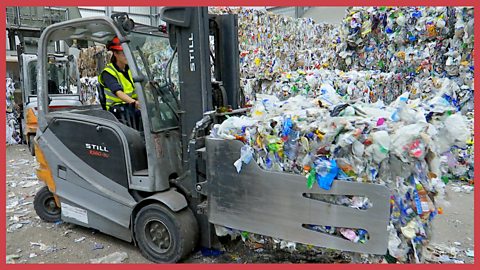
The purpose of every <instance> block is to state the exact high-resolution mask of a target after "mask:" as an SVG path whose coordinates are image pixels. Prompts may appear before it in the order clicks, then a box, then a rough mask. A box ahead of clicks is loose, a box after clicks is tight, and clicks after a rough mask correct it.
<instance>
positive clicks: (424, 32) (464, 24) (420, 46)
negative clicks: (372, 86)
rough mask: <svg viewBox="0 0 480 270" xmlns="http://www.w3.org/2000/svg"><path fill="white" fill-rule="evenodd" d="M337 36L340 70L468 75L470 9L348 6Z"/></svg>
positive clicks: (469, 59)
mask: <svg viewBox="0 0 480 270" xmlns="http://www.w3.org/2000/svg"><path fill="white" fill-rule="evenodd" d="M340 38H341V42H340V43H339V44H340V45H339V46H338V55H339V56H340V57H339V58H338V59H340V60H341V61H340V62H339V63H338V65H337V68H340V69H344V70H350V69H356V70H364V69H367V70H381V71H388V72H394V73H405V74H410V76H412V77H415V76H430V75H431V74H436V75H437V76H445V75H448V76H466V75H467V74H466V73H472V72H473V54H472V52H473V8H472V7H367V8H365V7H351V8H349V9H347V13H346V17H345V19H344V20H343V24H342V27H341V29H340ZM470 79H471V78H470Z"/></svg>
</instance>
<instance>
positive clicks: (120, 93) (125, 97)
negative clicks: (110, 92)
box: [115, 90, 140, 109]
mask: <svg viewBox="0 0 480 270" xmlns="http://www.w3.org/2000/svg"><path fill="white" fill-rule="evenodd" d="M115 95H117V97H119V98H120V99H121V100H123V101H125V102H126V103H134V102H135V108H137V109H140V103H138V100H135V99H133V98H131V97H129V96H128V95H127V94H125V93H124V92H123V91H122V90H117V91H116V92H115Z"/></svg>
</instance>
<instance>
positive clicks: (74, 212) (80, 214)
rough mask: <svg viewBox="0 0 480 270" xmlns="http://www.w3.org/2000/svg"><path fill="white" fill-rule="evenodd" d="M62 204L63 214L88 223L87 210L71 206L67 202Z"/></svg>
mask: <svg viewBox="0 0 480 270" xmlns="http://www.w3.org/2000/svg"><path fill="white" fill-rule="evenodd" d="M61 206H62V215H64V216H65V217H68V218H73V219H76V220H78V221H80V222H83V223H85V224H88V215H87V210H85V209H82V208H78V207H75V206H71V205H69V204H66V203H62V204H61Z"/></svg>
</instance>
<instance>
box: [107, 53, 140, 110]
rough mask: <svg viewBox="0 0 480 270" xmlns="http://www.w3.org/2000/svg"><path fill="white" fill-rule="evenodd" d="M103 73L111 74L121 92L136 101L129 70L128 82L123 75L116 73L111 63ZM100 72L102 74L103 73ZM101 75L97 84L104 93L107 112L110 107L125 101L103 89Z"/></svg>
mask: <svg viewBox="0 0 480 270" xmlns="http://www.w3.org/2000/svg"><path fill="white" fill-rule="evenodd" d="M103 71H106V72H108V73H109V74H111V75H112V76H113V77H115V78H116V79H117V82H118V83H119V84H120V85H121V86H122V88H123V90H122V91H123V92H124V93H125V94H127V95H128V96H129V97H131V98H133V99H137V97H138V96H137V93H136V92H135V88H134V86H133V84H132V83H131V82H133V78H132V72H131V71H130V69H129V70H128V76H129V77H130V80H128V79H127V78H126V77H125V76H124V75H123V73H121V72H118V71H117V69H115V67H114V66H113V64H112V63H109V64H108V65H107V66H106V67H105V68H104V69H103ZM103 71H102V73H103ZM102 73H100V75H99V76H98V82H99V83H100V84H101V85H102V86H103V87H104V92H105V99H106V107H107V110H108V109H110V107H112V106H115V105H120V104H126V102H125V101H123V100H122V99H120V98H119V97H117V95H115V94H114V93H112V91H111V90H110V89H109V88H107V87H105V85H104V83H103V80H102Z"/></svg>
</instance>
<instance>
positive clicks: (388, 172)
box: [211, 86, 470, 262]
mask: <svg viewBox="0 0 480 270" xmlns="http://www.w3.org/2000/svg"><path fill="white" fill-rule="evenodd" d="M330 87H331V86H330ZM433 99H434V98H432V100H433ZM469 135H470V132H469V130H468V126H467V120H466V118H465V117H464V116H463V115H461V114H459V113H455V108H454V107H453V106H446V107H444V108H442V109H439V108H435V109H432V108H431V107H430V106H429V105H428V102H426V103H422V102H420V100H419V99H413V100H411V99H409V98H408V93H405V94H403V95H401V96H400V97H399V98H398V99H397V100H396V101H394V102H393V103H391V104H390V105H388V106H387V105H384V104H383V102H381V101H379V102H376V103H360V102H355V103H345V102H343V100H342V97H341V96H340V95H338V94H336V93H335V92H334V91H333V92H331V91H330V92H325V93H321V94H319V95H317V96H316V97H306V96H303V95H296V96H294V97H291V98H289V99H286V100H283V101H282V100H279V99H278V98H277V97H275V96H272V95H262V94H259V95H258V96H257V100H256V101H255V102H254V103H253V107H252V109H251V111H250V113H249V115H248V116H242V117H230V118H229V119H227V120H226V121H225V122H223V123H222V124H219V125H216V126H215V127H214V129H213V131H212V134H211V136H214V137H220V138H224V139H240V140H242V141H244V142H245V145H244V147H243V148H242V151H241V156H240V157H239V159H238V160H237V162H236V163H235V164H232V166H235V167H236V168H237V171H238V172H239V173H241V166H242V163H248V162H250V161H254V162H256V163H257V164H258V165H259V166H260V167H261V168H263V169H265V170H273V171H282V172H290V173H295V174H303V175H304V176H305V184H306V186H307V187H308V188H312V187H313V185H315V184H318V185H319V186H320V188H323V189H327V190H328V189H330V187H331V185H332V183H333V182H334V181H357V182H367V183H377V184H382V185H386V186H388V187H389V189H390V190H391V192H392V195H391V201H390V203H391V219H390V225H389V233H390V238H389V249H388V250H389V254H390V256H391V257H393V258H395V259H396V260H398V261H400V262H419V261H421V257H422V249H423V247H424V245H426V243H428V240H429V237H430V229H431V220H432V219H433V218H434V217H435V216H436V215H437V214H438V212H439V211H442V196H443V194H444V186H445V184H444V182H443V181H442V180H441V178H442V172H441V168H440V167H441V165H440V163H441V162H440V159H441V154H443V153H445V152H448V151H450V149H451V148H452V147H455V146H457V147H464V146H465V145H466V141H467V140H468V139H469ZM259 181H261V180H259ZM339 200H341V202H340V203H341V204H343V205H347V206H350V207H355V208H359V209H365V208H368V207H369V202H368V200H365V199H364V198H356V197H353V198H350V197H345V198H341V199H339ZM314 229H316V230H317V229H318V230H319V231H322V232H328V233H331V234H335V235H339V236H343V237H345V238H347V239H349V240H351V241H355V242H362V241H368V240H367V239H368V232H365V231H363V230H358V229H357V230H355V229H339V228H333V227H328V228H327V227H320V226H318V228H314Z"/></svg>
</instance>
